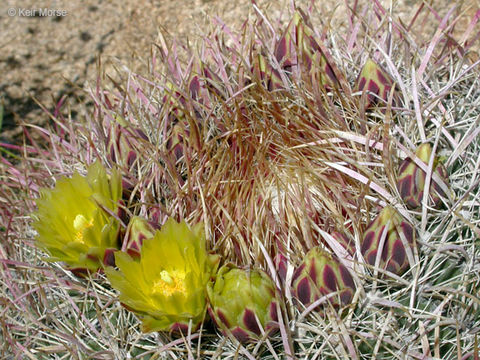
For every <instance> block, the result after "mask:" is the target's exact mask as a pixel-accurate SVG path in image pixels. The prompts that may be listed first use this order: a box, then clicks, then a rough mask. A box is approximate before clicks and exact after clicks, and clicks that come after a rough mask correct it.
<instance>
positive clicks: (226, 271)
mask: <svg viewBox="0 0 480 360" xmlns="http://www.w3.org/2000/svg"><path fill="white" fill-rule="evenodd" d="M207 291H208V297H209V301H210V306H209V313H210V316H211V318H212V319H213V320H214V321H215V323H216V324H217V326H219V327H220V328H221V329H222V330H223V332H224V334H226V335H228V334H229V333H231V334H232V335H233V336H235V338H237V340H238V341H240V342H247V341H251V340H258V339H260V338H261V337H262V330H261V327H263V330H264V331H265V332H266V333H267V334H269V333H271V332H273V331H275V330H276V329H277V327H278V325H277V321H278V319H277V300H276V296H275V294H276V291H275V284H274V283H273V281H272V280H271V279H270V277H269V276H268V275H267V274H266V273H265V272H264V271H261V270H258V269H256V270H251V271H247V270H242V269H238V268H236V267H234V266H233V265H231V264H226V265H224V266H222V268H220V270H219V271H218V274H217V277H216V280H215V282H214V283H213V282H211V283H209V285H208V287H207Z"/></svg>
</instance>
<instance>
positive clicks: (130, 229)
mask: <svg viewBox="0 0 480 360" xmlns="http://www.w3.org/2000/svg"><path fill="white" fill-rule="evenodd" d="M154 234H155V229H154V228H153V226H152V225H150V223H149V222H148V221H147V220H146V219H144V218H142V217H140V216H134V217H133V218H132V219H131V220H130V222H129V223H128V226H127V232H126V235H125V251H126V252H127V253H128V254H129V255H130V256H131V257H133V258H139V257H140V249H141V248H142V244H143V241H144V240H146V239H151V238H152V237H153V236H154Z"/></svg>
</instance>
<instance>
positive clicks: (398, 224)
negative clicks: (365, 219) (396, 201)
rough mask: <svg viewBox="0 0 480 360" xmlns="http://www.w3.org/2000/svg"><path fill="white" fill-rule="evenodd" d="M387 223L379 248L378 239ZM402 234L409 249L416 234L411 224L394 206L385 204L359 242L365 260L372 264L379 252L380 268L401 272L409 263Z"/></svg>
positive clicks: (398, 273)
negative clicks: (381, 246)
mask: <svg viewBox="0 0 480 360" xmlns="http://www.w3.org/2000/svg"><path fill="white" fill-rule="evenodd" d="M387 224H388V228H387V229H386V237H385V241H384V244H383V248H382V249H380V248H379V246H380V240H381V238H382V236H383V232H384V230H385V227H386V226H387ZM402 235H403V236H404V238H405V240H406V241H407V242H408V244H409V246H410V249H413V246H414V244H415V236H416V232H415V230H414V229H413V226H412V225H410V224H409V223H407V222H406V221H405V220H404V219H403V218H402V216H401V215H400V214H399V213H398V212H397V211H396V210H395V209H394V208H392V207H391V206H386V207H385V208H383V210H382V211H380V213H379V214H378V216H377V217H376V218H375V220H373V221H372V222H371V223H370V224H369V225H368V227H367V229H366V230H365V233H364V236H363V240H362V244H361V252H362V255H363V257H364V259H365V261H366V262H367V263H368V264H370V265H372V266H373V265H375V261H376V258H377V253H378V252H380V253H381V255H380V261H379V267H380V268H381V269H386V270H387V271H390V272H392V273H394V274H397V275H401V274H403V273H404V272H405V271H407V270H408V269H409V268H410V264H409V261H408V258H407V252H406V249H405V246H404V245H403V244H404V243H403V241H402V238H401V236H402Z"/></svg>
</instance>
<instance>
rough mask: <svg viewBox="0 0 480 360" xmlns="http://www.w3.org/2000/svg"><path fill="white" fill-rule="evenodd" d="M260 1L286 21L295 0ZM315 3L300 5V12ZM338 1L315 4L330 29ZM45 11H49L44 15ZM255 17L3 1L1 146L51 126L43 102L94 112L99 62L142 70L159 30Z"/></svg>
mask: <svg viewBox="0 0 480 360" xmlns="http://www.w3.org/2000/svg"><path fill="white" fill-rule="evenodd" d="M364 1H367V0H364ZM256 2H257V4H258V6H259V7H260V8H262V9H263V11H265V12H266V13H268V14H269V16H270V17H271V18H276V17H278V16H281V15H282V13H285V11H286V9H287V7H288V6H290V5H289V4H290V1H289V0H278V1H260V0H257V1H256ZM381 2H382V3H383V4H384V5H387V4H389V3H390V1H381ZM310 3H311V1H303V0H297V4H298V5H301V6H307V5H308V4H310ZM338 3H339V2H337V1H333V0H324V1H317V2H316V4H315V6H316V8H317V9H316V13H317V14H318V15H319V18H320V21H323V22H325V21H329V20H328V19H331V20H330V21H329V22H330V25H331V26H332V27H336V26H341V24H342V22H343V21H345V20H346V19H345V18H344V16H342V15H343V14H345V10H344V9H345V8H344V6H345V4H343V2H341V5H337V4H338ZM347 3H348V4H352V3H353V1H350V0H348V1H347ZM416 3H418V2H417V1H412V0H399V1H398V3H397V4H396V5H395V8H396V11H395V15H396V16H398V17H399V18H401V19H403V20H405V21H406V20H408V19H410V18H411V16H412V15H413V13H412V12H413V11H414V10H415V6H414V4H416ZM434 3H435V9H437V10H438V11H439V13H440V14H441V15H444V14H446V12H447V11H448V9H449V8H450V7H451V6H452V5H453V2H450V1H448V0H436V1H434ZM464 3H467V2H464ZM458 4H459V5H462V4H463V2H461V1H459V2H458ZM468 4H469V5H470V8H468V7H466V6H465V5H464V4H463V5H464V6H463V8H468V9H467V11H466V12H465V13H463V14H462V22H461V24H460V25H461V27H462V28H465V27H466V26H468V23H469V21H470V19H471V18H472V17H473V15H474V14H475V12H476V11H477V10H478V9H479V8H480V0H471V1H469V2H468ZM40 9H49V10H50V13H49V14H46V15H47V16H40V15H41V14H40ZM252 11H253V6H252V4H251V0H236V1H231V0H180V1H172V0H170V1H168V0H109V1H106V0H103V1H102V0H97V1H93V0H86V1H38V0H37V1H33V0H25V1H12V0H7V1H5V0H3V1H1V2H0V33H1V34H2V37H1V40H0V104H2V105H3V107H4V116H3V128H2V129H1V130H0V142H1V141H8V142H11V141H18V140H19V139H20V136H19V135H20V134H21V128H19V127H18V124H20V123H29V124H32V123H33V124H38V123H45V121H47V120H48V116H47V115H46V114H45V113H44V112H43V111H42V110H41V109H40V107H39V105H38V104H37V101H38V102H39V103H41V104H44V106H45V107H46V108H47V109H48V110H49V111H52V109H53V108H54V104H55V103H56V102H58V100H59V99H61V98H62V97H63V96H67V99H68V101H67V106H69V107H70V108H71V110H72V115H73V116H81V114H82V113H84V112H85V111H88V110H89V103H88V101H86V100H85V94H84V92H83V91H82V89H84V88H85V87H86V86H91V85H92V84H94V80H95V78H96V76H97V73H98V72H97V64H98V59H99V58H101V61H102V64H105V67H104V69H105V70H106V71H107V73H108V72H109V71H110V70H112V71H113V65H114V64H125V65H127V66H129V67H130V68H133V69H135V68H138V67H139V66H140V67H141V66H143V65H144V59H145V58H148V54H149V53H150V49H151V46H152V44H153V43H155V41H156V39H157V34H158V31H159V30H160V29H161V30H164V31H167V32H168V33H169V34H171V35H172V36H176V37H178V38H179V39H181V40H182V41H195V39H198V34H201V33H202V32H204V31H205V29H207V28H208V26H207V25H206V24H207V23H208V21H209V20H208V19H209V18H210V19H211V18H212V17H214V16H217V15H218V16H220V17H221V18H222V19H223V21H224V22H225V23H226V24H228V25H229V26H232V27H239V26H240V25H241V23H242V22H243V21H245V20H246V19H247V16H248V14H251V13H252ZM326 19H327V20H326ZM436 26H438V22H437V23H435V21H434V22H433V23H431V24H429V27H428V28H426V29H425V32H426V34H428V33H432V34H433V31H434V29H435V28H436ZM477 31H478V29H477Z"/></svg>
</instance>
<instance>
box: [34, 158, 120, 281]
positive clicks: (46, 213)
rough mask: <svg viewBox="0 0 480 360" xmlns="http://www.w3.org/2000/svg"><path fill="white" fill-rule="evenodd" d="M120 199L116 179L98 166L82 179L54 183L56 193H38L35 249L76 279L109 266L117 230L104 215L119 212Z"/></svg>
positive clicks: (75, 174) (76, 175) (116, 241)
mask: <svg viewBox="0 0 480 360" xmlns="http://www.w3.org/2000/svg"><path fill="white" fill-rule="evenodd" d="M121 195H122V183H121V176H120V174H119V173H118V172H116V171H113V172H112V175H111V176H109V175H107V171H106V170H105V168H104V167H103V166H102V165H101V164H100V163H99V162H95V163H94V164H92V165H91V166H90V167H89V168H88V173H87V176H86V177H85V176H81V175H80V174H78V173H74V174H73V176H72V177H71V178H61V179H60V180H58V181H57V184H56V186H55V188H54V189H41V190H40V198H39V199H37V200H36V202H37V206H38V211H37V212H36V213H34V214H33V215H32V217H33V218H34V220H35V221H34V224H33V226H34V227H35V229H36V230H37V232H38V236H37V239H36V244H37V246H38V247H40V248H41V249H43V250H45V251H46V252H47V253H48V254H49V255H50V257H49V258H48V259H47V260H48V261H62V262H64V263H65V264H66V265H67V266H68V267H69V268H70V269H71V270H72V271H74V272H76V273H77V274H82V273H85V272H88V271H96V270H98V269H99V268H100V267H101V266H102V263H104V264H105V263H106V264H108V263H112V261H113V251H114V250H116V249H117V248H118V239H117V237H118V229H119V224H118V221H117V220H116V219H115V218H114V217H112V216H111V215H110V214H108V212H109V211H111V212H113V213H114V212H116V211H117V209H118V201H119V200H120V198H121Z"/></svg>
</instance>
